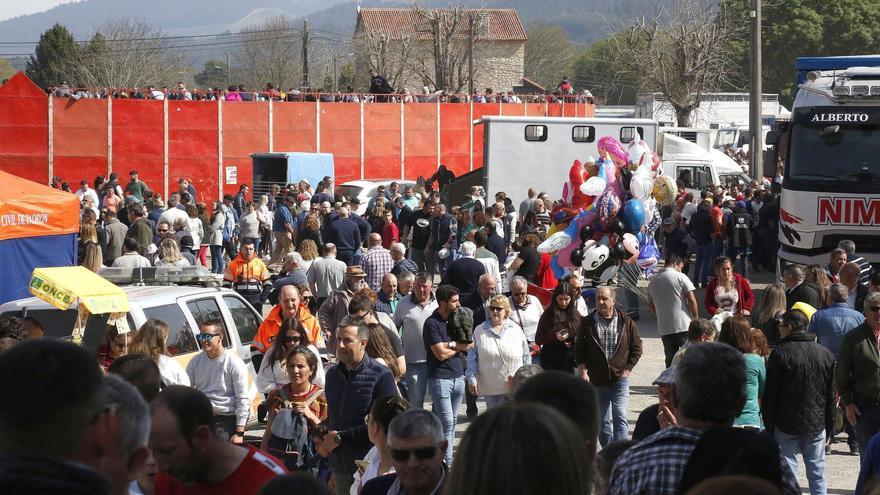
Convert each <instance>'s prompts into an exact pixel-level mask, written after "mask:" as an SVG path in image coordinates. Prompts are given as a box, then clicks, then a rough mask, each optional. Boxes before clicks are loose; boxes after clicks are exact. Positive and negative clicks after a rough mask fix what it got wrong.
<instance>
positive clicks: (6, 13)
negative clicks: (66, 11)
mask: <svg viewBox="0 0 880 495" xmlns="http://www.w3.org/2000/svg"><path fill="white" fill-rule="evenodd" d="M71 1H72V0H28V1H26V2H22V1H20V0H0V21H3V20H6V19H9V18H12V17H16V16H20V15H25V14H33V13H35V12H43V11H46V10H49V9H51V8H52V7H54V6H56V5H60V4H62V3H70V2H71Z"/></svg>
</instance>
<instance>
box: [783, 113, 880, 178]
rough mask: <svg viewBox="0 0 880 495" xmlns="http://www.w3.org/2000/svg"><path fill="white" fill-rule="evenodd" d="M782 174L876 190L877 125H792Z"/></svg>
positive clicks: (878, 175)
mask: <svg viewBox="0 0 880 495" xmlns="http://www.w3.org/2000/svg"><path fill="white" fill-rule="evenodd" d="M786 178H787V179H789V180H792V181H795V182H799V183H801V184H803V183H805V182H819V183H823V184H822V187H823V189H835V190H836V189H839V188H845V189H846V190H847V191H851V192H877V191H880V127H878V126H877V125H853V124H847V125H845V126H844V125H830V126H823V125H818V126H813V125H803V124H802V125H795V126H793V128H792V134H791V147H790V149H789V154H788V170H787V174H786ZM853 188H855V189H853Z"/></svg>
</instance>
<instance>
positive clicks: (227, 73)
mask: <svg viewBox="0 0 880 495" xmlns="http://www.w3.org/2000/svg"><path fill="white" fill-rule="evenodd" d="M226 87H227V88H228V87H229V52H226Z"/></svg>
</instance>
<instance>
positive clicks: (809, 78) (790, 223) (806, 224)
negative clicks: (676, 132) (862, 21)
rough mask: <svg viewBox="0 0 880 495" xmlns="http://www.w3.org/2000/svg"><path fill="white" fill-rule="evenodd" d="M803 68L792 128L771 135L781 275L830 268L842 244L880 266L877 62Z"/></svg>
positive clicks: (808, 62) (768, 168) (819, 61)
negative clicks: (777, 180)
mask: <svg viewBox="0 0 880 495" xmlns="http://www.w3.org/2000/svg"><path fill="white" fill-rule="evenodd" d="M854 62H871V63H873V64H875V65H874V66H851V65H850V64H852V63H854ZM814 67H815V70H807V69H810V68H814ZM798 69H800V70H801V71H802V72H804V73H803V74H802V76H803V82H802V83H801V84H800V85H799V86H798V87H799V90H798V93H797V96H796V97H795V101H794V105H793V109H792V117H791V124H790V125H789V126H788V129H786V130H785V132H784V134H783V135H777V134H776V133H771V134H770V135H768V141H769V142H770V143H778V144H777V150H775V151H774V152H773V153H771V155H770V156H772V157H773V160H771V161H770V162H769V163H767V162H766V161H765V170H764V173H765V175H769V176H771V177H774V176H776V170H775V166H776V162H777V161H776V159H775V158H776V156H775V155H776V154H777V152H778V155H779V156H780V157H782V160H781V161H782V164H783V169H782V195H781V198H780V221H779V243H780V248H779V251H778V265H779V266H778V270H779V271H778V273H781V270H783V269H784V268H785V267H786V266H787V265H789V264H792V263H795V264H800V265H808V264H811V263H820V264H824V263H827V261H828V253H829V251H831V250H832V249H834V248H836V247H837V244H838V243H839V242H840V241H841V240H844V239H849V240H851V241H853V242H854V243H855V245H856V249H857V251H858V254H859V255H861V256H863V257H864V258H865V259H867V260H868V261H869V262H871V263H873V264H876V263H880V57H876V56H875V57H864V58H863V57H825V58H807V59H798Z"/></svg>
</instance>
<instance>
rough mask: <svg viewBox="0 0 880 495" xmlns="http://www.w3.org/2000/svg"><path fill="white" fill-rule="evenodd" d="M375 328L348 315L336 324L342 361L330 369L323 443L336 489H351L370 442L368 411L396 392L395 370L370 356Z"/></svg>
mask: <svg viewBox="0 0 880 495" xmlns="http://www.w3.org/2000/svg"><path fill="white" fill-rule="evenodd" d="M369 335H370V329H369V328H367V325H366V324H365V323H364V322H363V320H361V319H357V318H351V317H346V318H345V319H344V320H342V323H340V324H339V328H338V329H337V330H336V356H337V358H338V359H339V362H338V363H337V364H336V366H334V367H332V368H330V369H329V370H328V371H327V375H326V378H325V381H326V385H327V388H326V397H327V409H328V419H327V428H328V430H329V431H328V432H327V433H326V434H324V435H323V437H322V439H321V441H320V443H318V445H317V448H318V452H319V453H320V454H321V455H322V456H324V457H328V456H329V463H330V469H331V470H332V471H333V477H334V479H335V480H336V493H337V494H338V495H343V494H345V495H347V494H348V493H349V490H350V488H351V484H352V483H353V481H354V480H353V476H354V472H355V471H356V470H357V469H358V467H357V465H356V464H355V460H358V459H363V458H364V456H365V455H366V454H367V452H368V451H369V450H370V447H371V443H370V438H369V434H368V432H367V425H366V424H364V419H363V418H364V416H366V415H367V414H369V412H370V406H371V405H372V403H373V401H374V400H376V399H378V398H379V397H385V396H396V395H397V384H395V383H394V377H393V376H392V375H391V371H390V370H389V369H388V368H387V367H386V366H384V365H382V364H380V363H378V362H376V361H374V360H373V359H372V358H370V357H369V356H367V353H366V349H367V340H368V338H369Z"/></svg>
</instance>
